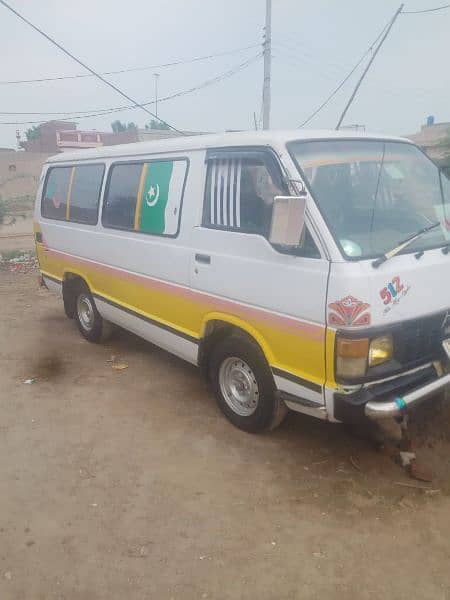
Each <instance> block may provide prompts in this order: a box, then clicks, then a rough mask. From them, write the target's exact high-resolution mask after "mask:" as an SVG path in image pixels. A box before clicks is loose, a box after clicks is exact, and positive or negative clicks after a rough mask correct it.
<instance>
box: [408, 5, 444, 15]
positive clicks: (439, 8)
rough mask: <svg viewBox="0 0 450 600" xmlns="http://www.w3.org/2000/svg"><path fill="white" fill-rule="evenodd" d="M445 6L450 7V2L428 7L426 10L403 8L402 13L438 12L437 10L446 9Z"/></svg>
mask: <svg viewBox="0 0 450 600" xmlns="http://www.w3.org/2000/svg"><path fill="white" fill-rule="evenodd" d="M445 8H450V4H445V5H444V6H437V7H436V8H426V9H425V10H402V15H420V14H423V13H429V12H436V11H437V10H444V9H445Z"/></svg>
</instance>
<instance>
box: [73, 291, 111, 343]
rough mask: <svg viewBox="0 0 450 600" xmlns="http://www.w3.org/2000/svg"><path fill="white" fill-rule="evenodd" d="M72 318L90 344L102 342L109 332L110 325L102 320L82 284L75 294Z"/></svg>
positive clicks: (92, 299) (89, 294)
mask: <svg viewBox="0 0 450 600" xmlns="http://www.w3.org/2000/svg"><path fill="white" fill-rule="evenodd" d="M74 317H75V320H76V322H77V325H78V329H79V330H80V332H81V334H82V335H83V336H84V337H85V338H86V339H87V340H89V341H90V342H94V343H98V342H102V341H104V340H105V339H106V337H107V336H108V335H109V333H110V331H111V325H110V323H108V321H105V319H103V318H102V316H101V315H100V313H99V312H98V310H97V307H96V306H95V301H94V298H93V297H92V294H91V292H90V291H89V288H88V287H87V286H86V285H84V284H83V285H80V287H79V289H78V290H77V292H76V294H75V314H74Z"/></svg>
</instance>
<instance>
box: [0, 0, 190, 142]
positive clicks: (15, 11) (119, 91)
mask: <svg viewBox="0 0 450 600" xmlns="http://www.w3.org/2000/svg"><path fill="white" fill-rule="evenodd" d="M0 4H2V5H3V6H4V7H5V8H7V9H8V10H9V11H11V12H12V13H14V14H15V15H16V16H17V17H18V18H19V19H20V20H21V21H23V22H24V23H26V24H27V25H29V26H30V27H31V28H32V29H34V30H35V31H37V32H38V33H40V34H41V35H42V36H44V37H45V38H46V39H47V40H48V41H49V42H51V43H52V44H53V45H54V46H56V47H57V48H59V49H60V50H61V51H62V52H64V54H67V56H69V57H70V58H71V59H72V60H74V61H75V62H77V63H78V64H79V65H81V66H82V67H83V68H85V69H87V70H88V71H89V72H90V73H92V75H94V76H95V77H97V78H98V79H99V80H100V81H102V82H103V83H104V84H105V85H107V86H109V87H110V88H112V89H113V90H114V91H116V92H117V93H118V94H120V95H121V96H123V97H124V98H126V99H127V100H128V101H129V102H132V103H133V104H134V106H135V107H139V108H141V109H142V110H143V111H144V112H146V113H147V114H149V115H150V116H151V117H153V118H156V119H157V120H158V121H160V122H161V123H163V124H164V125H167V127H169V128H170V129H172V130H173V131H176V132H177V133H179V134H181V135H185V134H184V133H183V132H182V131H180V130H179V129H177V128H176V127H173V125H170V123H167V122H166V121H164V120H163V119H161V118H159V117H157V116H156V115H155V114H154V113H152V112H151V111H149V110H148V109H147V108H145V106H142V105H141V104H139V102H136V100H133V98H132V97H131V96H128V94H126V93H125V92H123V91H122V90H121V89H119V88H118V87H117V86H116V85H114V84H113V83H111V82H110V81H108V80H107V79H105V78H104V77H102V75H100V73H97V72H96V71H94V70H93V69H91V67H89V66H88V65H87V64H86V63H84V62H83V61H81V60H80V59H79V58H77V57H76V56H74V55H73V54H72V53H71V52H69V51H68V50H66V49H65V48H64V47H63V46H61V44H59V43H58V42H57V41H56V40H54V39H53V38H52V37H51V36H49V35H48V34H47V33H45V32H44V31H42V29H39V27H37V26H36V25H33V23H31V21H28V19H26V18H25V17H24V16H23V15H21V14H20V13H19V12H17V10H15V9H14V8H12V6H9V4H7V3H6V2H5V0H0Z"/></svg>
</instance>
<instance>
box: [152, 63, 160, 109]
mask: <svg viewBox="0 0 450 600" xmlns="http://www.w3.org/2000/svg"><path fill="white" fill-rule="evenodd" d="M153 76H154V78H155V115H156V118H158V79H159V73H153Z"/></svg>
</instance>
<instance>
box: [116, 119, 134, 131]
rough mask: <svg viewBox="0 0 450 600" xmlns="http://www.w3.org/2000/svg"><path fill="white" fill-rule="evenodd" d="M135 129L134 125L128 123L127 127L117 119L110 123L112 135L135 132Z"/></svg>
mask: <svg viewBox="0 0 450 600" xmlns="http://www.w3.org/2000/svg"><path fill="white" fill-rule="evenodd" d="M137 128H138V127H137V125H136V123H128V125H127V124H126V123H122V121H119V120H118V119H117V120H116V121H113V122H112V123H111V129H112V130H113V132H114V133H120V132H122V131H136V129H137Z"/></svg>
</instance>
